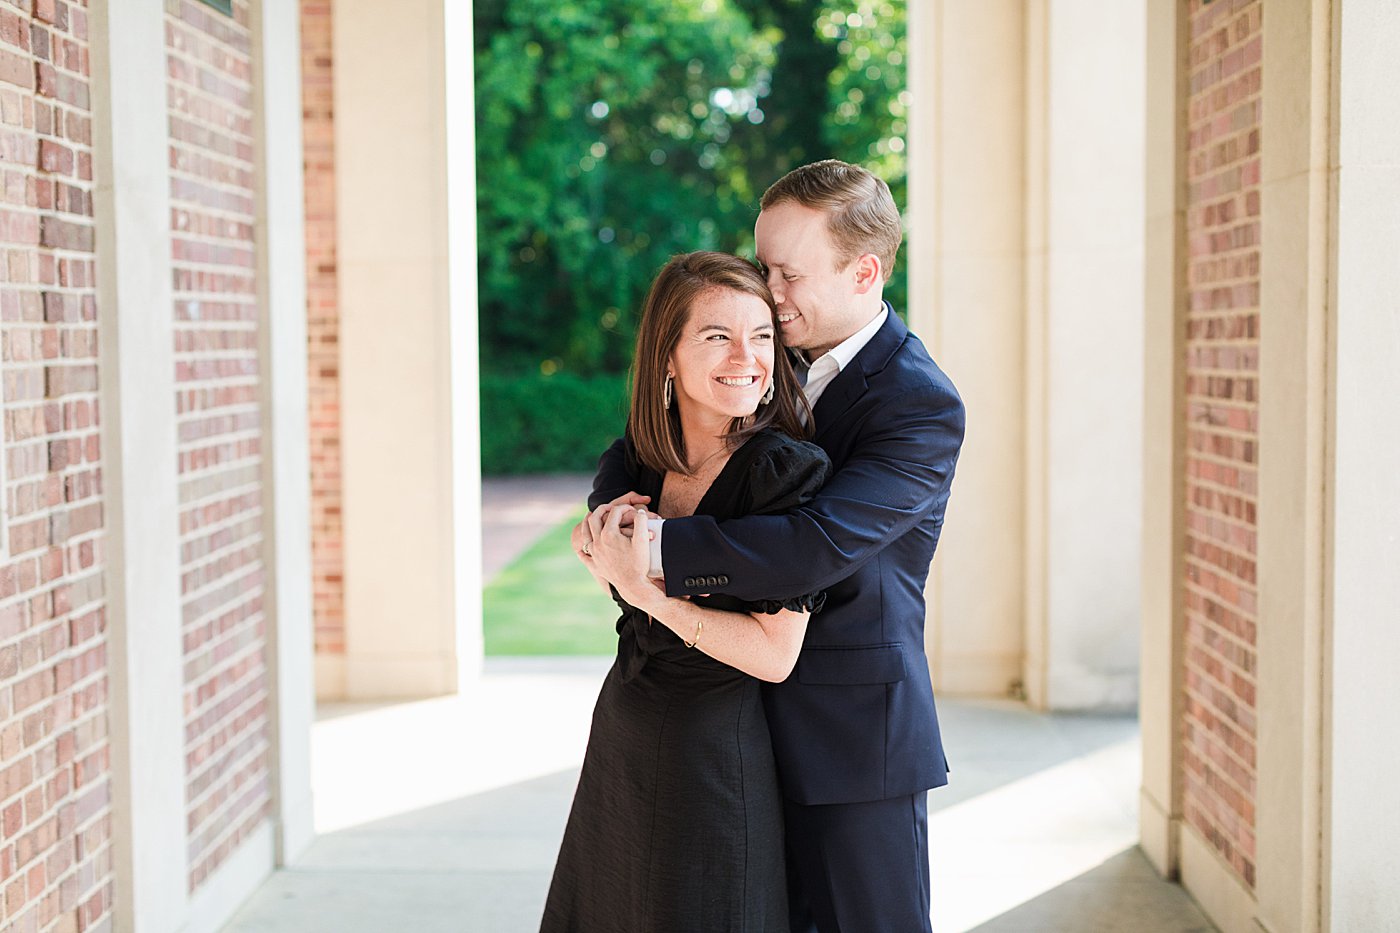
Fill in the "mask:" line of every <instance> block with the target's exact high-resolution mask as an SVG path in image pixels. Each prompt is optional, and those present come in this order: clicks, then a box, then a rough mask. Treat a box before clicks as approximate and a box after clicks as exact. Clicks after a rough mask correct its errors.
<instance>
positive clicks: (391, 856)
mask: <svg viewBox="0 0 1400 933" xmlns="http://www.w3.org/2000/svg"><path fill="white" fill-rule="evenodd" d="M607 664H608V660H607V659H596V658H586V659H570V660H564V659H544V660H515V659H495V660H492V661H489V662H488V664H487V670H486V673H485V676H484V677H483V678H482V680H481V682H480V683H479V684H477V685H476V686H474V687H473V688H471V689H470V690H469V691H468V692H467V693H465V694H463V695H462V696H459V697H447V698H441V699H434V700H425V701H417V702H408V703H396V704H359V705H355V704H341V705H329V706H323V707H322V709H321V710H320V711H319V715H318V721H317V723H316V726H315V730H314V734H313V740H312V766H313V775H312V776H313V782H314V787H315V801H316V803H315V806H316V814H315V816H316V826H317V831H318V833H319V834H320V835H319V838H318V839H317V840H316V842H315V843H314V844H313V845H312V847H311V849H310V850H309V851H308V852H307V853H306V854H305V856H303V857H302V858H301V859H300V860H299V862H298V863H297V864H296V865H295V866H293V867H292V868H290V869H287V870H284V871H281V872H278V873H277V874H276V875H274V876H273V877H272V878H271V879H270V880H269V881H268V882H267V883H266V884H265V885H264V886H263V887H262V889H261V890H260V891H259V892H258V893H257V894H256V895H255V896H254V897H253V898H252V899H251V900H250V901H249V902H248V903H247V904H246V905H245V906H244V908H243V909H242V911H241V912H240V913H239V914H238V916H237V917H236V918H235V919H234V920H233V922H232V923H230V924H229V925H228V926H227V927H226V933H322V931H324V933H448V931H451V933H463V931H472V933H521V931H531V930H535V929H536V928H537V926H538V922H539V916H540V911H541V908H542V905H543V902H544V897H545V893H546V891H547V890H548V886H549V877H550V872H551V869H552V867H553V863H554V856H555V852H556V850H557V847H558V844H559V838H560V835H561V833H562V832H563V827H564V820H565V818H566V816H567V814H568V808H569V802H570V798H571V795H572V792H573V787H574V784H575V782H576V780H577V768H578V763H579V761H580V760H581V758H582V754H583V749H584V744H585V742H586V740H587V733H588V721H589V715H590V713H591V709H592V705H593V700H594V696H595V695H596V692H597V688H598V684H599V682H600V681H601V679H602V676H603V673H604V671H605V670H606V667H607ZM941 718H942V720H943V728H944V735H945V740H946V743H947V747H948V749H949V754H950V756H951V757H952V765H953V774H952V779H953V780H952V783H951V784H950V785H949V786H948V787H946V788H942V789H940V790H937V791H935V792H933V794H932V796H931V798H930V821H929V822H930V826H929V836H930V839H931V845H932V851H931V857H932V865H933V877H934V892H933V893H934V919H935V923H934V929H935V930H936V931H938V933H960V931H967V930H977V931H998V933H1002V931H1005V933H1011V931H1034V933H1041V931H1064V933H1070V931H1073V933H1094V931H1102V933H1117V931H1132V933H1156V931H1162V933H1166V931H1172V933H1187V931H1209V930H1211V929H1212V927H1211V926H1210V925H1209V924H1208V923H1207V922H1206V920H1205V919H1204V917H1203V916H1202V915H1201V914H1200V912H1199V911H1198V910H1197V908H1196V907H1195V905H1194V904H1193V903H1192V902H1191V900H1190V898H1188V897H1187V896H1186V894H1185V893H1184V892H1183V891H1182V890H1181V888H1179V887H1177V886H1176V885H1173V884H1168V883H1166V882H1163V881H1161V880H1160V879H1158V878H1157V876H1156V875H1155V874H1154V873H1153V872H1152V870H1151V869H1150V867H1149V866H1148V864H1147V862H1146V860H1145V859H1144V858H1143V857H1142V855H1141V853H1140V852H1139V851H1138V850H1137V849H1136V848H1135V847H1134V840H1135V838H1136V813H1135V807H1136V799H1137V786H1138V754H1139V752H1138V740H1137V727H1136V723H1135V722H1134V721H1133V720H1132V719H1129V718H1120V717H1107V718H1105V717H1086V716H1046V715H1040V714H1035V713H1031V712H1029V711H1027V710H1026V709H1025V708H1024V707H1022V706H1021V705H1019V704H1015V703H1009V702H997V701H976V702H970V701H956V702H955V701H946V700H945V701H944V702H943V703H942V704H941Z"/></svg>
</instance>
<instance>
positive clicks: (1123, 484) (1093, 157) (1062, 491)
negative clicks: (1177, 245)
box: [1001, 0, 1146, 709]
mask: <svg viewBox="0 0 1400 933" xmlns="http://www.w3.org/2000/svg"><path fill="white" fill-rule="evenodd" d="M1030 9H1031V16H1030V23H1031V29H1030V30H1029V31H1028V48H1029V49H1030V51H1029V55H1028V57H1029V59H1030V60H1031V61H1032V62H1036V63H1037V66H1038V67H1037V70H1038V72H1039V73H1038V74H1035V73H1033V74H1032V75H1031V89H1032V90H1031V95H1030V96H1029V98H1028V101H1027V105H1028V108H1029V112H1028V119H1029V122H1030V125H1031V126H1032V127H1033V130H1032V133H1031V140H1032V144H1033V145H1032V146H1031V147H1030V148H1029V149H1028V151H1027V165H1026V178H1027V184H1028V190H1027V203H1028V205H1029V206H1030V207H1031V209H1032V214H1031V216H1030V218H1029V221H1030V223H1029V224H1028V239H1027V257H1026V258H1027V268H1028V270H1029V271H1028V273H1027V277H1026V283H1027V294H1026V316H1027V317H1026V321H1027V324H1026V328H1025V334H1026V341H1027V346H1026V362H1027V365H1026V374H1027V384H1026V416H1025V424H1026V451H1027V482H1026V490H1027V493H1026V506H1027V528H1028V533H1027V541H1026V548H1027V550H1026V567H1027V569H1028V575H1027V589H1026V625H1027V637H1026V644H1027V648H1028V651H1027V657H1026V687H1027V694H1028V697H1029V699H1030V700H1031V702H1032V703H1033V704H1034V705H1036V706H1038V707H1041V708H1052V709H1127V708H1132V707H1133V706H1135V705H1136V703H1137V698H1138V692H1137V691H1138V632H1139V626H1138V610H1139V601H1140V572H1141V569H1140V554H1141V552H1140V550H1139V546H1140V541H1141V537H1142V515H1141V507H1142V444H1141V437H1142V425H1143V408H1142V406H1143V388H1142V385H1143V383H1142V380H1143V369H1142V366H1143V291H1142V280H1143V279H1142V277H1143V252H1142V250H1143V235H1144V232H1143V225H1144V214H1143V210H1144V180H1143V179H1144V174H1143V172H1144V162H1143V147H1144V133H1145V115H1144V108H1145V106H1146V99H1145V94H1146V85H1145V80H1146V78H1145V66H1144V64H1143V59H1142V48H1143V45H1144V36H1145V30H1146V24H1145V18H1144V17H1145V10H1144V5H1143V4H1142V3H1115V4H1104V3H1096V2H1091V0H1054V2H1046V3H1033V4H1031V7H1030ZM1001 371H1003V372H1004V367H1003V368H1002V369H1001Z"/></svg>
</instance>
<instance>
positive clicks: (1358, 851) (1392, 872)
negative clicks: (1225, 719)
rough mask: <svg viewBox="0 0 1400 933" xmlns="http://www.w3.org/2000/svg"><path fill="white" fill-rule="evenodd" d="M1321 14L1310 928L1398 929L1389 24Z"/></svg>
mask: <svg viewBox="0 0 1400 933" xmlns="http://www.w3.org/2000/svg"><path fill="white" fill-rule="evenodd" d="M1266 15H1267V14H1266ZM1336 15H1337V16H1338V17H1339V19H1340V22H1339V28H1340V36H1339V41H1338V42H1337V43H1336V44H1335V45H1334V46H1333V48H1334V49H1336V50H1338V52H1337V59H1336V61H1335V62H1334V63H1333V75H1334V77H1335V79H1336V80H1337V81H1338V82H1339V88H1340V90H1339V93H1338V95H1337V97H1335V98H1334V100H1335V101H1337V102H1338V105H1339V106H1338V112H1337V113H1336V114H1335V115H1334V118H1333V121H1332V124H1333V128H1334V132H1336V133H1337V134H1338V138H1337V149H1336V157H1335V159H1334V161H1333V163H1332V166H1331V179H1332V191H1333V198H1334V202H1335V224H1336V227H1335V236H1336V241H1335V253H1334V256H1335V259H1334V262H1335V266H1334V268H1333V275H1332V276H1331V277H1330V279H1331V282H1332V289H1333V295H1332V299H1333V302H1334V305H1335V308H1334V313H1333V316H1332V318H1331V321H1330V322H1329V323H1330V329H1331V332H1332V338H1331V343H1332V347H1331V355H1332V367H1333V369H1332V409H1333V411H1332V418H1331V421H1332V426H1331V433H1332V444H1333V452H1332V462H1331V470H1330V473H1331V475H1330V476H1329V477H1328V481H1327V488H1328V490H1330V492H1331V500H1332V501H1331V507H1330V515H1329V519H1330V520H1329V524H1330V526H1331V547H1330V554H1329V558H1328V561H1327V566H1326V573H1327V575H1328V576H1329V577H1330V593H1329V594H1328V597H1329V598H1328V603H1329V605H1328V607H1327V609H1326V613H1327V616H1328V623H1329V624H1328V628H1329V630H1330V631H1329V634H1330V646H1329V650H1328V651H1327V652H1326V654H1327V657H1329V658H1330V661H1331V663H1330V670H1327V671H1325V672H1324V677H1325V678H1326V681H1325V682H1326V683H1327V685H1328V687H1329V688H1330V689H1329V692H1330V695H1331V708H1330V710H1328V721H1327V725H1326V737H1327V740H1330V756H1329V755H1327V750H1326V749H1325V750H1324V756H1325V757H1324V768H1325V772H1324V773H1325V775H1326V779H1325V784H1324V787H1325V792H1324V809H1325V811H1326V812H1327V817H1328V820H1327V826H1326V829H1327V832H1326V839H1327V863H1326V865H1325V866H1324V876H1323V892H1324V894H1323V900H1324V910H1323V917H1324V921H1323V929H1325V930H1331V931H1336V933H1342V931H1347V930H1394V929H1400V888H1397V886H1396V884H1395V878H1396V877H1397V876H1400V796H1397V795H1396V794H1395V793H1393V792H1392V791H1391V790H1390V784H1391V781H1392V778H1393V776H1394V775H1396V774H1400V746H1397V744H1396V742H1395V741H1393V738H1392V737H1393V736H1395V735H1400V705H1397V704H1396V703H1395V701H1394V697H1395V680H1396V676H1397V675H1396V672H1397V671H1400V626H1397V625H1396V622H1397V620H1400V574H1397V572H1396V570H1397V568H1400V407H1397V405H1396V400H1397V399H1400V265H1397V263H1396V256H1397V255H1400V213H1398V212H1397V205H1400V104H1397V100H1396V97H1395V95H1394V93H1393V92H1392V91H1393V88H1395V86H1396V84H1397V82H1400V59H1397V57H1396V55H1395V48H1394V41H1393V40H1394V37H1395V36H1396V35H1397V34H1400V10H1398V9H1397V8H1396V6H1395V5H1394V4H1393V3H1389V2H1385V0H1346V2H1344V3H1342V4H1340V13H1338V14H1336ZM1334 22H1335V20H1334ZM1266 54H1267V53H1266Z"/></svg>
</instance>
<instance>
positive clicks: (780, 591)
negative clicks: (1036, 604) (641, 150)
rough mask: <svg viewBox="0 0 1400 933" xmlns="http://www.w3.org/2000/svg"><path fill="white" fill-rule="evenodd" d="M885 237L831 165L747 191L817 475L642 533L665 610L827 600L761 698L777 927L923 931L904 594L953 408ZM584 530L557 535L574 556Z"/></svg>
mask: <svg viewBox="0 0 1400 933" xmlns="http://www.w3.org/2000/svg"><path fill="white" fill-rule="evenodd" d="M902 235H903V234H902V229H901V225H900V218H899V211H898V209H897V208H896V207H895V204H894V199H893V198H892V197H891V195H890V192H889V188H888V187H887V186H886V185H885V183H884V182H883V181H881V180H879V179H878V178H876V177H875V176H873V175H871V174H870V173H869V172H867V171H865V170H864V169H862V168H859V167H857V166H853V165H848V164H846V163H844V162H837V161H825V162H817V163H814V164H812V165H806V166H803V167H801V168H799V169H796V170H795V171H793V172H791V173H789V174H788V175H786V176H784V177H783V178H782V179H780V180H779V181H778V182H776V183H775V184H774V185H773V186H772V187H771V188H769V189H768V191H767V192H765V193H764V195H763V199H762V203H761V211H760V213H759V217H758V223H757V225H756V227H755V238H756V241H757V253H758V260H759V264H760V265H761V266H762V267H763V268H764V269H765V270H766V275H767V278H768V283H769V286H770V287H771V288H772V290H773V297H774V299H775V301H776V302H777V306H778V320H779V323H780V326H781V327H782V333H783V340H784V342H785V344H786V345H787V347H788V348H789V349H790V350H792V351H795V352H794V356H795V357H796V360H795V361H796V363H797V364H798V370H799V374H800V377H801V378H804V379H805V382H804V391H805V392H806V394H807V396H808V399H809V401H810V402H811V404H812V417H813V421H814V428H815V432H816V436H815V438H814V440H815V443H817V444H819V445H820V446H821V447H822V448H823V449H825V450H826V452H827V454H828V455H829V456H830V458H831V461H832V467H833V474H832V478H831V480H830V482H829V483H828V484H827V485H826V487H825V488H824V489H823V491H822V493H821V494H820V495H819V496H818V497H817V498H816V499H815V500H813V501H812V502H811V503H810V504H809V505H808V506H806V507H804V508H801V509H798V510H796V511H795V512H793V513H791V514H788V515H781V516H750V517H746V518H740V519H735V520H732V521H727V522H723V523H717V522H715V521H714V520H713V519H712V518H709V517H708V516H692V517H689V518H678V519H671V520H668V521H665V522H664V523H658V522H656V521H655V520H654V521H653V522H652V527H653V530H654V531H655V532H656V541H654V542H653V545H654V549H653V555H654V556H653V563H656V562H657V561H656V557H655V555H656V552H657V551H658V550H659V553H660V561H659V563H660V567H659V570H660V572H661V573H662V574H664V577H665V587H666V592H667V593H668V594H669V595H671V596H694V595H699V594H704V593H710V592H724V593H729V594H731V595H733V596H737V597H739V598H741V599H750V600H757V599H762V598H773V597H781V596H787V595H795V594H799V593H810V592H815V591H818V590H825V591H826V592H827V600H826V605H825V608H824V609H822V611H820V612H818V613H816V614H814V615H813V616H812V617H811V620H810V622H809V625H808V630H807V637H806V640H805V642H804V645H803V649H802V653H801V655H800V656H799V658H798V661H797V665H796V668H795V669H794V671H793V674H792V676H791V677H789V678H788V680H786V681H785V682H783V683H780V684H773V685H765V692H764V705H765V708H766V711H767V714H768V720H769V728H770V730H771V732H772V736H773V745H774V750H775V752H776V756H777V761H778V772H779V778H780V781H781V784H782V787H783V792H784V795H785V797H786V803H785V820H786V829H787V840H788V847H787V848H788V875H789V879H788V886H789V892H788V893H789V899H790V902H791V918H792V929H793V931H794V933H799V931H800V933H811V931H820V933H838V931H844V933H853V931H854V933H872V931H888V933H910V931H918V930H924V931H929V930H930V924H929V867H928V839H927V833H928V818H927V793H926V792H927V791H928V789H929V788H932V787H938V786H940V785H942V784H945V783H947V760H946V759H945V757H944V755H943V747H942V743H941V740H940V737H939V731H938V720H937V715H936V713H935V710H934V700H933V691H932V688H931V686H930V679H929V671H928V661H927V658H926V656H925V654H924V596H923V591H924V583H925V580H926V579H927V576H928V571H929V563H930V561H931V560H932V558H933V552H934V548H935V546H936V545H937V543H938V536H939V531H940V530H941V528H942V525H943V513H944V508H945V506H946V504H947V501H948V490H949V486H950V484H951V482H952V478H953V469H954V466H955V464H956V462H957V457H958V450H959V448H960V446H961V444H962V437H963V407H962V402H961V400H960V399H959V397H958V394H957V391H956V390H955V389H954V388H953V385H952V383H951V382H950V381H949V380H948V377H947V376H945V375H944V374H943V372H942V371H941V370H940V369H939V368H938V367H937V366H936V365H935V364H934V362H933V360H932V359H931V358H930V357H929V355H928V353H927V351H926V350H925V349H924V347H923V344H922V343H921V342H920V341H919V339H918V338H917V337H915V336H914V335H913V334H911V333H909V331H908V330H907V328H906V327H905V326H904V324H903V323H901V322H900V320H899V318H898V317H896V316H895V315H894V313H893V312H892V311H891V309H890V307H889V305H887V304H886V303H885V302H884V300H883V289H884V284H885V282H886V281H887V280H888V278H889V275H890V272H891V270H892V268H893V266H894V259H895V253H896V251H897V250H898V248H899V243H900V240H901V238H902ZM624 456H625V455H624V454H623V448H622V442H621V441H619V442H618V443H617V444H614V445H613V447H612V448H610V449H609V450H608V452H607V453H605V454H604V455H603V458H602V460H601V461H600V463H599V472H598V476H597V477H596V478H595V480H594V492H593V495H592V497H591V498H590V506H591V507H595V508H596V507H597V506H598V505H600V504H603V503H605V502H609V501H612V500H613V499H615V498H617V497H619V496H621V495H622V494H623V493H625V492H626V491H627V488H628V486H629V485H630V484H629V480H628V471H627V469H626V465H625V460H624ZM587 535H588V530H587V525H586V524H581V525H580V527H579V528H577V529H575V536H574V547H575V550H577V551H579V552H580V553H582V552H583V550H584V545H585V544H586V543H588V542H587ZM654 569H658V568H654ZM715 624H721V623H715ZM723 624H732V625H749V624H752V622H751V620H749V619H748V618H747V617H746V616H744V615H742V614H737V613H736V614H734V617H733V619H732V620H728V619H726V620H724V623H723ZM705 634H711V630H710V628H709V627H708V626H707V628H706V629H705Z"/></svg>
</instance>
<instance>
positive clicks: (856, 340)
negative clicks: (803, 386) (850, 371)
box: [797, 302, 890, 372]
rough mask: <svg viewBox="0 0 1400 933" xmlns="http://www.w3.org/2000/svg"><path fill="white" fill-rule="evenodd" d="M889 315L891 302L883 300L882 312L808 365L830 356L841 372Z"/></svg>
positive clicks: (800, 355)
mask: <svg viewBox="0 0 1400 933" xmlns="http://www.w3.org/2000/svg"><path fill="white" fill-rule="evenodd" d="M889 315H890V305H889V302H882V304H881V307H880V313H879V314H877V315H875V316H874V317H873V318H871V319H870V323H868V324H866V325H865V326H864V327H862V328H861V329H860V330H858V331H856V332H855V333H854V334H851V336H849V337H847V338H846V339H845V340H843V341H841V342H840V343H838V344H837V345H836V346H834V347H832V348H831V349H830V350H828V351H827V352H826V353H823V354H822V355H821V356H819V357H817V358H816V359H815V360H813V361H812V362H811V363H810V364H807V365H809V366H815V365H816V364H817V363H820V362H821V361H822V360H824V359H826V358H827V357H830V358H831V361H832V362H833V363H835V364H836V371H837V372H841V371H842V370H844V369H845V368H846V367H847V366H849V365H851V360H853V359H855V358H856V354H857V353H859V352H860V351H861V350H863V349H865V345H866V344H867V343H869V342H870V339H871V338H872V337H874V336H875V332H876V331H878V330H879V329H880V328H881V327H883V326H884V323H885V319H886V318H887V317H889ZM797 356H798V358H799V359H803V355H802V354H801V353H799V354H797ZM804 362H805V359H804Z"/></svg>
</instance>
